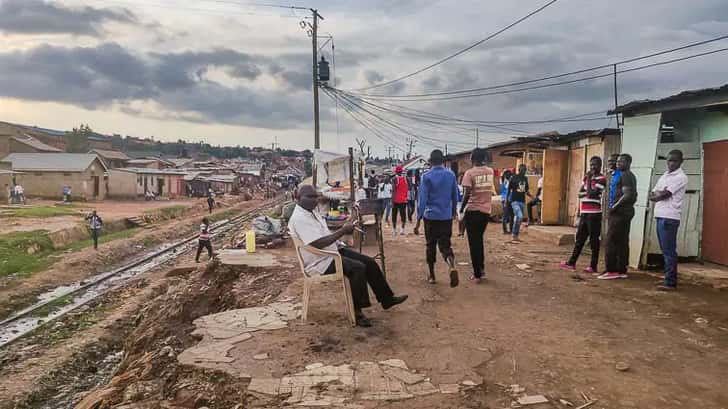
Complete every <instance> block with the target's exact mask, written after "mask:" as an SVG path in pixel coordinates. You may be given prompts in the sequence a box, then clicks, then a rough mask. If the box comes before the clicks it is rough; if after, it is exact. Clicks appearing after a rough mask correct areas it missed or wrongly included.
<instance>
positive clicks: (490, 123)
mask: <svg viewBox="0 0 728 409" xmlns="http://www.w3.org/2000/svg"><path fill="white" fill-rule="evenodd" d="M337 91H339V92H342V93H345V94H347V95H349V96H351V97H353V98H356V99H358V100H361V101H362V102H364V103H365V104H367V105H371V106H374V107H377V108H379V109H383V110H387V111H390V112H393V113H396V114H399V115H400V116H403V115H406V114H404V113H400V112H397V111H395V110H390V109H388V108H386V107H382V106H381V105H377V104H375V103H373V102H370V101H367V100H366V98H361V97H358V96H356V95H353V94H349V93H346V92H345V91H341V90H337ZM379 103H381V104H385V105H388V106H393V107H396V108H400V109H405V110H409V111H413V112H416V113H417V114H410V115H412V116H415V117H417V118H422V119H435V120H447V121H451V122H458V123H463V124H472V125H479V126H481V127H485V128H487V127H490V128H495V129H500V130H505V131H509V132H515V133H524V134H529V133H530V132H527V131H523V130H520V129H513V128H506V127H503V126H497V125H532V124H546V123H562V122H584V121H600V120H603V119H605V118H606V116H604V115H602V116H600V117H598V118H584V117H585V116H593V115H597V114H603V112H604V111H597V112H589V113H585V114H578V115H572V116H567V117H561V118H553V119H543V120H531V121H490V120H468V119H462V118H455V117H449V116H445V115H440V114H434V113H431V112H427V111H421V110H416V109H412V108H408V107H405V106H402V105H397V104H393V103H386V102H381V101H379ZM419 114H422V115H419ZM407 117H409V116H407ZM440 123H442V122H440ZM461 129H468V130H469V129H470V128H461Z"/></svg>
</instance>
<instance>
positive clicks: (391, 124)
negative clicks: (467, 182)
mask: <svg viewBox="0 0 728 409" xmlns="http://www.w3.org/2000/svg"><path fill="white" fill-rule="evenodd" d="M342 100H345V101H347V103H349V104H350V105H353V106H355V107H356V108H358V109H359V110H361V111H363V112H366V113H368V114H369V115H370V116H372V117H374V118H376V119H377V120H379V121H380V122H383V123H384V124H386V125H387V126H389V127H391V128H393V129H394V130H395V131H399V132H401V133H404V134H406V135H409V136H412V137H414V138H416V139H417V140H420V141H422V142H426V143H427V142H431V143H432V142H440V143H449V144H452V145H455V144H457V145H459V146H463V147H469V146H470V145H471V143H466V142H455V141H453V140H452V139H437V138H432V137H428V136H424V135H418V134H415V133H413V132H411V131H409V130H407V129H404V128H403V126H404V125H402V124H400V123H398V122H395V121H393V120H388V119H385V118H382V117H381V116H379V115H377V114H375V113H373V112H371V111H370V110H368V109H366V108H364V107H363V106H361V105H359V104H357V103H356V102H355V101H352V100H351V99H350V98H349V97H348V96H346V95H344V96H342ZM433 146H436V145H433Z"/></svg>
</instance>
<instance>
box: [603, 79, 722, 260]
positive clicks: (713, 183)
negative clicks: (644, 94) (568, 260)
mask: <svg viewBox="0 0 728 409" xmlns="http://www.w3.org/2000/svg"><path fill="white" fill-rule="evenodd" d="M615 113H618V114H621V115H622V116H623V121H624V129H623V132H624V133H623V138H622V151H623V152H626V153H629V154H631V155H632V158H633V161H632V172H633V173H634V174H635V176H636V177H637V193H638V198H637V204H636V205H635V210H636V212H635V217H634V219H633V220H632V228H631V231H630V250H631V251H630V265H631V266H633V267H639V266H644V265H646V264H650V263H649V260H650V259H651V258H655V257H657V258H659V257H658V255H659V254H661V251H660V246H659V243H658V241H657V233H656V226H655V223H654V215H653V205H652V204H650V203H649V201H648V200H647V198H648V194H649V192H650V191H651V190H652V188H653V187H654V186H655V183H657V180H658V179H659V178H660V176H661V175H662V174H663V173H664V172H665V169H666V168H667V166H666V159H667V153H668V152H670V151H671V150H673V149H679V150H681V151H682V152H683V155H684V159H685V162H684V163H683V166H682V168H683V170H684V171H685V173H686V174H687V175H688V179H689V182H688V186H687V191H686V195H685V198H684V201H683V208H682V214H681V220H680V229H679V231H678V239H677V250H678V255H680V256H681V257H695V258H698V259H702V260H704V261H709V262H713V263H718V264H723V265H728V240H725V238H724V234H725V231H726V230H728V218H726V203H728V189H726V187H725V183H726V180H728V165H727V164H726V158H728V84H726V85H723V86H721V87H717V88H706V89H700V90H694V91H685V92H681V93H679V94H676V95H672V96H670V97H667V98H662V99H658V100H643V101H634V102H630V103H628V104H625V105H622V106H619V107H617V109H616V110H613V111H609V114H610V115H613V114H615Z"/></svg>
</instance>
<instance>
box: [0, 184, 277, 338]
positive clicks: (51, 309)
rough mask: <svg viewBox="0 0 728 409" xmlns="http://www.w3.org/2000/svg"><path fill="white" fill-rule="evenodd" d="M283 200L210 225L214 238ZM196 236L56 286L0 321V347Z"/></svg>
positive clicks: (182, 248) (191, 243)
mask: <svg viewBox="0 0 728 409" xmlns="http://www.w3.org/2000/svg"><path fill="white" fill-rule="evenodd" d="M284 202H285V200H284V199H283V198H276V199H272V200H269V201H267V202H265V203H263V204H262V205H260V206H258V207H256V208H255V209H252V210H249V211H246V212H244V213H242V214H240V215H239V216H236V217H233V218H231V219H228V220H221V221H219V222H216V223H214V224H213V225H212V231H213V238H219V237H221V236H223V235H224V234H226V233H227V232H230V231H231V230H233V229H234V228H236V227H239V226H240V225H242V224H243V223H245V222H247V221H250V220H252V219H253V218H254V217H256V216H257V215H259V214H260V213H261V212H262V211H264V210H267V209H271V208H273V207H275V206H277V205H279V204H282V203H284ZM197 237H198V235H197V234H194V235H191V236H189V237H186V238H183V239H181V240H178V241H175V242H172V243H170V244H166V245H162V246H161V247H159V248H157V249H155V250H153V251H152V252H151V253H148V254H145V255H143V256H141V257H139V258H137V259H135V260H133V261H132V262H130V263H128V264H125V265H124V266H122V267H119V268H117V269H114V270H111V271H108V272H104V273H101V274H97V275H95V276H93V277H91V278H90V279H87V280H84V281H80V282H78V283H74V284H72V285H69V286H64V287H58V288H56V289H54V290H53V291H51V292H49V293H46V294H44V295H42V296H41V297H39V298H40V301H38V302H37V303H35V304H33V305H31V306H30V307H28V308H25V309H23V310H20V311H17V312H16V313H14V314H12V315H11V316H9V317H8V318H5V319H3V320H2V321H0V348H3V347H5V346H7V345H9V344H10V343H12V342H14V341H17V340H18V339H20V338H22V337H24V336H26V335H28V334H30V333H31V332H33V331H35V330H36V329H38V328H40V327H42V326H43V325H46V324H48V323H50V322H52V321H55V320H57V319H58V318H60V317H63V316H64V315H66V314H68V313H69V312H71V311H73V310H75V309H77V308H79V307H81V306H83V305H85V304H87V303H88V302H90V301H92V300H94V299H96V298H98V297H99V296H101V295H103V294H105V293H107V292H108V291H110V290H113V289H116V288H119V287H120V286H122V285H124V284H125V283H127V282H128V281H129V280H130V279H131V278H133V277H136V276H137V275H139V274H143V273H145V272H147V271H149V270H151V269H153V268H155V267H157V266H159V265H161V264H163V263H164V262H166V261H169V260H171V259H172V258H175V257H177V256H178V255H179V254H183V253H185V252H187V251H189V250H191V249H193V248H195V242H196V240H197Z"/></svg>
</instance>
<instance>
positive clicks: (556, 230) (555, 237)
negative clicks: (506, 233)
mask: <svg viewBox="0 0 728 409" xmlns="http://www.w3.org/2000/svg"><path fill="white" fill-rule="evenodd" d="M526 231H527V233H526V234H527V235H528V237H529V238H531V237H532V238H536V239H539V240H544V241H547V242H549V243H553V244H555V245H557V246H566V245H573V244H574V237H575V236H576V229H575V228H573V227H570V226H538V225H533V226H528V229H527V230H526Z"/></svg>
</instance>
